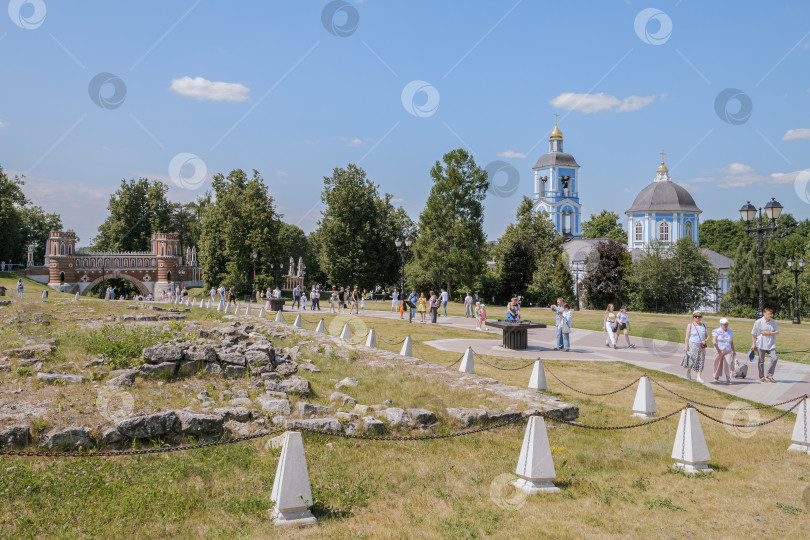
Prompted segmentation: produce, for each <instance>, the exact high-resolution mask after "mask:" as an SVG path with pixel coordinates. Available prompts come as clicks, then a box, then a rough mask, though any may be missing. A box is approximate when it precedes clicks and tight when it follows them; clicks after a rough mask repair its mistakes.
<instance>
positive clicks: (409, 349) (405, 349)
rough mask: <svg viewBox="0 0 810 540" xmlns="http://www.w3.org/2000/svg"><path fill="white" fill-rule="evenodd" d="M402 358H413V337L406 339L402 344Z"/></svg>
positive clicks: (400, 353) (400, 352)
mask: <svg viewBox="0 0 810 540" xmlns="http://www.w3.org/2000/svg"><path fill="white" fill-rule="evenodd" d="M399 355H400V356H413V340H412V339H411V336H408V337H406V338H405V341H404V342H403V343H402V349H400V351H399Z"/></svg>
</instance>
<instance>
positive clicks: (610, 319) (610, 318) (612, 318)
mask: <svg viewBox="0 0 810 540" xmlns="http://www.w3.org/2000/svg"><path fill="white" fill-rule="evenodd" d="M602 325H603V326H604V328H605V332H607V337H606V338H605V347H613V348H614V349H615V348H617V347H616V313H615V312H614V311H613V304H608V307H607V309H606V310H605V317H604V318H603V320H602Z"/></svg>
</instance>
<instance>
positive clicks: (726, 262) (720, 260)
mask: <svg viewBox="0 0 810 540" xmlns="http://www.w3.org/2000/svg"><path fill="white" fill-rule="evenodd" d="M700 251H702V252H703V254H704V255H706V256H708V257H709V260H710V261H711V262H712V266H714V267H715V268H716V269H718V270H720V269H724V268H725V269H728V268H731V267H732V266H734V259H729V258H728V257H726V256H725V255H721V254H720V253H717V252H716V251H712V250H711V249H709V248H700Z"/></svg>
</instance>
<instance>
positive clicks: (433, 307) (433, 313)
mask: <svg viewBox="0 0 810 540" xmlns="http://www.w3.org/2000/svg"><path fill="white" fill-rule="evenodd" d="M429 307H430V322H431V323H433V324H436V318H437V317H438V316H439V299H438V298H437V297H436V295H435V294H434V293H433V291H430V301H429Z"/></svg>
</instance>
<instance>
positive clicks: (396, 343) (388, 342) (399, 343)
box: [377, 335, 408, 345]
mask: <svg viewBox="0 0 810 540" xmlns="http://www.w3.org/2000/svg"><path fill="white" fill-rule="evenodd" d="M377 339H379V340H380V341H382V342H383V343H387V344H388V345H401V344H402V343H405V340H406V339H408V336H405V337H404V338H402V339H400V340H399V341H388V340H387V339H385V338H384V337H382V336H380V335H378V336H377Z"/></svg>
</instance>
